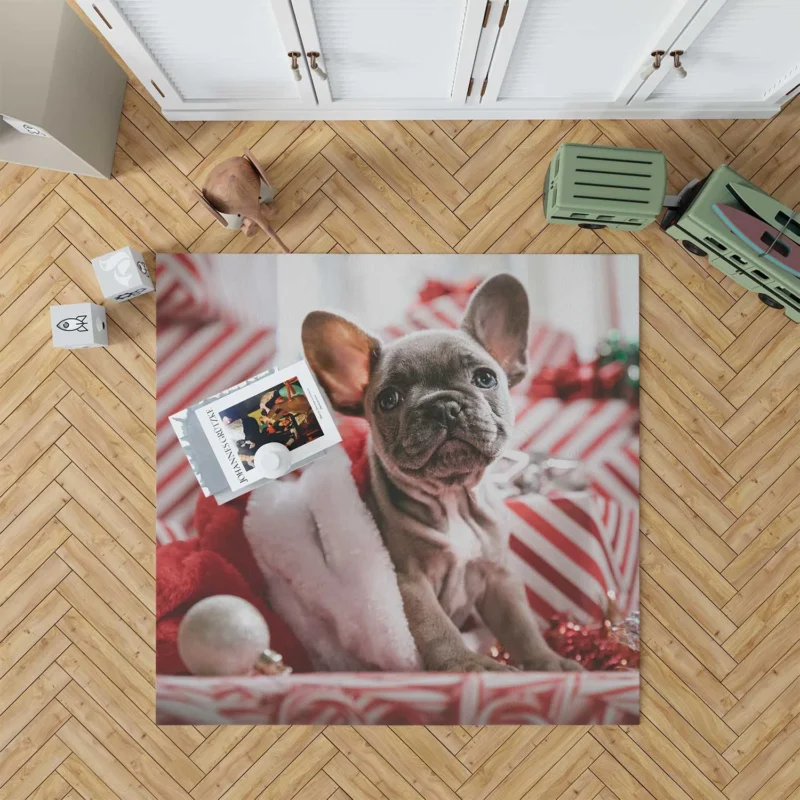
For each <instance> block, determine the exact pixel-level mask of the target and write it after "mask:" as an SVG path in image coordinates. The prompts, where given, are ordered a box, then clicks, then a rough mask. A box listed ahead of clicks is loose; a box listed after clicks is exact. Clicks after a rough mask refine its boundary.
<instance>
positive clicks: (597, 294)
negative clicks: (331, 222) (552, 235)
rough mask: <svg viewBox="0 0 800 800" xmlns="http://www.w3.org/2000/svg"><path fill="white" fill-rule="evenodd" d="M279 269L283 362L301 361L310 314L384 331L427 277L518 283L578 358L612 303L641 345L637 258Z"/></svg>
mask: <svg viewBox="0 0 800 800" xmlns="http://www.w3.org/2000/svg"><path fill="white" fill-rule="evenodd" d="M277 263H278V298H279V302H278V310H277V313H278V354H279V359H280V362H279V363H286V362H287V361H288V360H292V359H295V358H299V357H301V356H302V353H301V351H300V349H299V343H300V327H301V325H302V322H303V318H304V317H305V315H306V314H307V313H308V312H309V311H313V310H314V309H320V308H323V309H328V310H331V311H340V312H343V313H344V314H345V315H347V316H349V317H351V318H352V319H353V320H355V321H356V322H357V323H358V324H359V325H361V326H362V327H365V328H367V329H370V330H372V331H379V330H380V329H381V328H383V327H384V326H386V325H390V324H400V323H402V322H403V319H404V315H405V313H406V310H407V309H408V308H409V307H410V306H412V305H413V304H414V303H415V302H416V301H417V296H418V293H419V290H420V288H421V287H422V286H423V285H424V283H425V281H426V280H428V279H430V278H433V279H438V280H442V281H447V282H452V283H462V282H464V281H467V280H469V279H470V278H474V277H485V276H489V275H493V274H495V273H498V272H510V273H512V274H513V275H515V276H516V277H517V278H519V280H520V281H521V282H522V283H523V285H525V287H526V288H527V290H528V296H529V298H530V303H531V318H532V319H533V320H536V321H546V322H549V323H550V324H552V325H553V326H554V327H556V328H560V329H562V330H564V331H567V332H569V333H571V334H572V335H573V336H574V337H575V340H576V342H577V346H578V355H579V356H580V357H581V359H590V358H591V357H592V356H593V355H594V352H595V348H596V346H597V342H598V340H599V339H600V338H602V337H603V336H604V335H605V334H606V333H607V332H608V330H609V329H610V328H611V326H612V325H611V323H612V308H611V306H612V303H613V302H616V304H617V306H618V309H619V311H618V319H619V329H620V330H621V331H622V333H623V335H624V336H625V338H626V339H628V340H634V341H638V338H639V257H638V256H635V255H631V256H619V255H609V256H606V255H598V256H595V255H553V256H550V255H513V256H512V255H509V256H504V255H489V256H487V255H457V256H429V255H385V256H370V255H364V256H348V255H340V256H319V255H292V256H277ZM612 295H613V297H614V298H616V300H615V301H612Z"/></svg>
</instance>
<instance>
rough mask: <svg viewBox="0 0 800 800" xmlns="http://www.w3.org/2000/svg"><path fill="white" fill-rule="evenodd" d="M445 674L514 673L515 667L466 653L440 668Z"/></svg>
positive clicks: (478, 654) (477, 654) (479, 655)
mask: <svg viewBox="0 0 800 800" xmlns="http://www.w3.org/2000/svg"><path fill="white" fill-rule="evenodd" d="M442 669H443V670H444V671H445V672H516V671H517V669H516V667H512V666H510V665H509V664H500V663H499V662H497V661H495V660H494V659H493V658H489V656H482V655H481V654H480V653H468V654H465V655H463V656H459V657H457V658H454V659H452V660H450V661H448V662H447V664H446V665H445V666H444V667H442Z"/></svg>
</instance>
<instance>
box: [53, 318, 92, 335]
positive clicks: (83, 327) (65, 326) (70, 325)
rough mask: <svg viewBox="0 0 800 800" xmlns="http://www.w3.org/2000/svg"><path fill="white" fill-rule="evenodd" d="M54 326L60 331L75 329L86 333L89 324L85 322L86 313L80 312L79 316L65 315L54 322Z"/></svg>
mask: <svg viewBox="0 0 800 800" xmlns="http://www.w3.org/2000/svg"><path fill="white" fill-rule="evenodd" d="M56 327H57V328H59V329H60V330H62V331H76V332H78V333H86V331H88V330H89V326H88V324H87V323H86V314H81V315H80V316H79V317H67V318H66V319H62V320H61V321H60V322H58V323H57V324H56Z"/></svg>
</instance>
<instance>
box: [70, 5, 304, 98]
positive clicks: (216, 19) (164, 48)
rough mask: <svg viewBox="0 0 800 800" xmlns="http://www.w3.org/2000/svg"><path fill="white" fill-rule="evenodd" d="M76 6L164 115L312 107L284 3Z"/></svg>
mask: <svg viewBox="0 0 800 800" xmlns="http://www.w3.org/2000/svg"><path fill="white" fill-rule="evenodd" d="M78 3H79V5H80V6H81V7H82V8H83V10H84V11H85V12H86V14H87V15H88V16H89V18H90V19H92V20H93V21H94V23H95V24H96V25H97V27H98V29H99V30H100V32H101V33H103V35H104V36H105V37H106V39H108V41H109V42H110V44H111V45H112V47H114V49H115V50H116V51H117V52H118V53H119V55H120V56H121V58H122V59H123V61H125V62H126V63H127V64H128V66H129V67H130V68H131V69H132V70H133V71H134V73H135V74H136V76H137V77H138V78H139V80H140V81H141V82H142V84H143V85H144V86H145V87H146V88H147V89H148V90H149V91H150V92H151V93H152V94H153V96H154V97H155V98H156V100H157V101H158V102H159V103H160V104H161V105H162V107H163V108H164V109H168V110H177V111H184V110H191V109H192V108H202V109H204V110H207V111H210V112H213V111H215V110H216V111H221V112H224V111H225V110H227V109H237V110H247V109H268V108H270V107H274V108H281V109H284V108H293V107H297V108H302V107H304V106H307V107H309V108H311V107H313V106H315V105H316V99H315V97H314V91H313V88H312V86H311V85H310V80H309V75H308V73H307V72H306V64H305V61H304V60H303V59H302V58H301V59H300V60H299V63H298V66H299V69H300V71H301V72H300V74H301V78H303V80H300V81H297V80H296V79H295V76H296V74H297V73H296V72H293V71H292V69H291V58H290V56H289V55H288V54H289V53H290V52H297V53H300V51H301V43H300V37H299V36H298V34H297V28H296V26H295V23H294V18H293V16H292V9H291V6H290V5H289V0H225V2H219V0H78ZM303 73H305V74H303Z"/></svg>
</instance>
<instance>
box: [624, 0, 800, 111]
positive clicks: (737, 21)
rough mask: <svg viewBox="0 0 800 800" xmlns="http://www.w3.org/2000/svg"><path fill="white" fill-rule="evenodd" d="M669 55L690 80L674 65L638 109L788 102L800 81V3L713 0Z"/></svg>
mask: <svg viewBox="0 0 800 800" xmlns="http://www.w3.org/2000/svg"><path fill="white" fill-rule="evenodd" d="M669 50H670V51H675V50H682V51H684V52H683V54H682V55H681V56H680V60H681V62H682V65H683V68H684V69H685V70H686V77H685V78H681V77H680V76H679V73H678V71H677V70H676V69H674V67H673V66H672V61H671V60H670V61H669V63H665V64H664V67H665V68H662V69H661V70H658V72H657V73H655V74H654V75H653V76H652V78H651V79H649V80H648V81H647V82H646V83H645V84H644V85H643V86H642V87H641V88H640V89H639V91H638V92H637V94H636V96H635V98H634V100H633V105H637V104H644V103H648V104H660V105H661V104H678V105H681V106H687V107H696V108H698V109H702V108H703V107H704V106H706V105H708V104H709V103H712V104H713V103H765V102H769V103H775V102H777V103H780V102H783V101H784V98H785V97H787V96H788V95H791V94H792V93H793V92H795V91H796V90H797V88H798V87H797V86H796V84H797V83H798V82H800V0H708V2H707V3H706V4H705V6H704V7H703V9H702V10H701V12H700V13H699V14H698V15H697V17H696V18H695V19H693V20H692V21H691V23H690V24H689V25H688V26H687V27H686V29H685V30H684V31H682V32H681V33H680V35H679V36H678V37H677V38H676V39H675V40H674V41H673V42H671V43H670V45H669Z"/></svg>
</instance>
